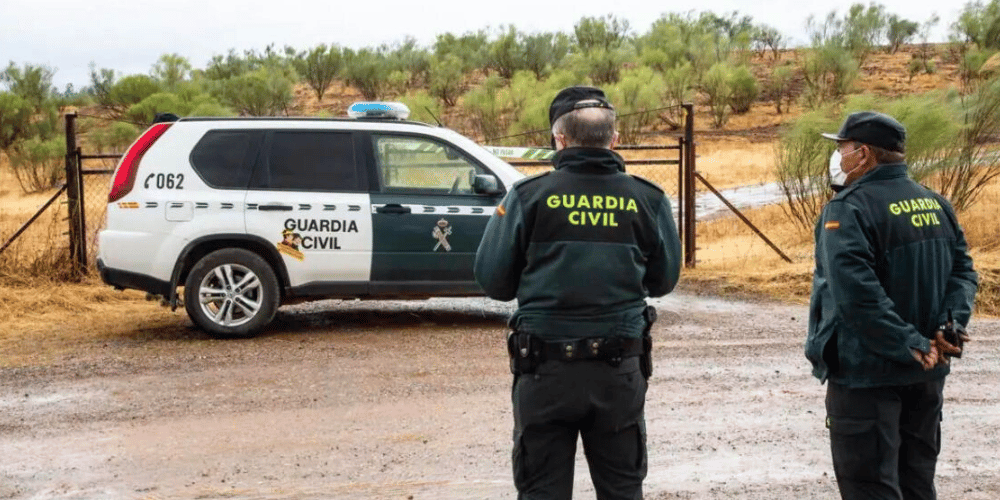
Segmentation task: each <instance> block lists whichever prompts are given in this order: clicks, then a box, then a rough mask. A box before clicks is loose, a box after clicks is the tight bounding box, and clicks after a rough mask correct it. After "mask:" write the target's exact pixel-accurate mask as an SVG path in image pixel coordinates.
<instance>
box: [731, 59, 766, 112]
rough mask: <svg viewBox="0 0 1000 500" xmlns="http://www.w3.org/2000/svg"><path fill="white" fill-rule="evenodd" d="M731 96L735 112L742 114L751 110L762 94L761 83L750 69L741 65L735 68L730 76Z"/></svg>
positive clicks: (732, 107)
mask: <svg viewBox="0 0 1000 500" xmlns="http://www.w3.org/2000/svg"><path fill="white" fill-rule="evenodd" d="M729 88H730V92H731V95H730V98H729V107H730V109H732V110H733V113H736V114H738V115H742V114H743V113H746V112H747V111H750V107H751V106H753V103H754V101H756V100H757V97H759V96H760V85H759V84H758V83H757V78H756V77H754V76H753V73H751V72H750V69H749V68H747V67H746V66H740V67H738V68H736V69H735V70H733V72H732V74H731V75H730V77H729Z"/></svg>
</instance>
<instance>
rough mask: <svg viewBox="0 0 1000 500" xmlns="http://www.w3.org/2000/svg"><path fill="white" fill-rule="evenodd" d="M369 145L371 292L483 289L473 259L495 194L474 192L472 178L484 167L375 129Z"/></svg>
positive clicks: (445, 146)
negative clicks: (372, 179) (372, 163)
mask: <svg viewBox="0 0 1000 500" xmlns="http://www.w3.org/2000/svg"><path fill="white" fill-rule="evenodd" d="M371 143H372V144H371V147H372V150H373V151H374V160H375V163H376V166H375V171H376V174H377V175H376V177H377V179H376V186H375V188H376V189H375V190H373V192H372V193H371V203H372V223H373V231H374V233H373V239H372V271H371V290H372V293H373V294H378V295H415V296H420V295H471V294H480V293H482V291H481V289H480V288H479V286H478V285H477V284H476V283H475V278H474V277H473V274H472V267H473V261H474V260H475V256H476V249H477V248H478V247H479V242H480V240H481V239H482V236H483V231H484V229H485V228H486V223H487V222H488V221H489V218H490V215H492V214H493V211H494V207H495V206H496V204H497V203H499V200H500V198H501V197H502V193H495V194H490V195H486V194H476V193H475V192H473V189H472V182H473V178H474V176H475V175H484V174H490V172H489V171H488V170H487V169H486V167H484V166H483V165H482V164H481V163H479V162H477V161H476V160H474V159H473V158H472V157H471V156H470V155H467V154H465V153H464V152H462V151H461V150H460V149H459V148H457V147H455V146H454V145H452V144H449V143H447V142H445V141H443V140H440V139H437V138H432V137H426V136H418V135H405V134H389V133H379V134H373V135H372V136H371Z"/></svg>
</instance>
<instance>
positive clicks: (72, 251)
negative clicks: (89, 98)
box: [66, 112, 87, 272]
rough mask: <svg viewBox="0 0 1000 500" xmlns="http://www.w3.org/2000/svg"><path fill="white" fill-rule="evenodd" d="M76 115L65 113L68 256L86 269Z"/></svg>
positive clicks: (81, 267) (81, 268)
mask: <svg viewBox="0 0 1000 500" xmlns="http://www.w3.org/2000/svg"><path fill="white" fill-rule="evenodd" d="M76 116H77V114H76V113H75V112H74V113H66V200H67V208H68V210H69V218H68V220H69V256H70V260H71V261H72V262H73V263H74V264H75V265H77V266H79V267H78V269H77V271H79V272H83V271H84V270H86V269H87V252H86V249H85V247H84V245H83V240H84V238H86V235H85V234H84V232H85V231H84V229H83V227H82V222H83V221H82V216H83V213H82V210H81V207H82V206H83V200H82V199H81V198H82V189H81V181H80V161H79V151H77V149H76Z"/></svg>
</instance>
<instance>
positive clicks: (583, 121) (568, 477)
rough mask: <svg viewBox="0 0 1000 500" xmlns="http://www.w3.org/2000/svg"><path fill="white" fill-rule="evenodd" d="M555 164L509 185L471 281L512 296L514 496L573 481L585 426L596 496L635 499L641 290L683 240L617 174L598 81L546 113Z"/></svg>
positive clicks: (500, 296) (642, 347)
mask: <svg viewBox="0 0 1000 500" xmlns="http://www.w3.org/2000/svg"><path fill="white" fill-rule="evenodd" d="M549 119H550V123H551V124H552V136H553V142H554V146H555V148H556V151H557V152H556V155H555V157H554V159H553V164H554V165H555V170H554V171H551V172H547V173H543V174H541V175H537V176H534V177H530V178H527V179H524V180H522V181H520V182H519V183H517V184H516V185H515V186H514V187H513V189H512V190H511V191H510V192H509V193H508V194H507V196H506V197H505V198H504V199H503V201H502V202H501V204H500V205H499V206H498V207H497V210H496V212H495V214H494V215H493V217H492V218H491V219H490V222H489V224H488V225H487V227H486V232H485V235H484V236H483V240H482V243H480V245H479V251H478V253H477V255H476V263H475V275H476V280H477V281H478V282H479V284H480V285H481V286H482V287H483V289H484V290H485V291H486V294H487V295H489V296H490V297H492V298H494V299H497V300H504V301H506V300H511V299H514V298H517V301H518V309H517V311H516V312H515V313H514V314H513V316H512V317H511V319H510V326H511V328H512V330H513V332H512V333H511V334H510V336H509V338H508V350H509V354H510V355H511V370H512V371H513V372H514V374H515V378H514V386H513V390H512V400H513V406H514V450H513V467H514V484H515V486H516V487H517V490H518V492H519V496H518V498H521V499H542V498H544V499H564V498H570V497H571V496H572V491H573V466H574V457H575V454H576V442H577V437H578V436H582V439H583V447H584V452H585V455H586V457H587V462H588V464H589V465H590V475H591V478H592V480H593V482H594V488H595V489H596V491H597V497H598V498H600V499H638V498H642V481H643V479H644V478H645V476H646V445H645V444H646V430H645V421H644V418H643V407H644V405H645V397H646V387H647V386H646V379H647V378H648V376H649V374H650V373H651V369H652V365H651V357H650V349H651V346H652V340H651V338H650V337H649V327H650V325H651V324H652V321H654V320H655V311H654V310H652V309H651V308H647V306H646V302H645V298H646V297H647V296H654V297H659V296H662V295H665V294H667V293H668V292H670V291H671V290H672V289H673V288H674V285H676V283H677V279H678V276H679V274H680V242H679V239H678V236H677V229H676V227H675V225H674V220H673V214H672V212H671V208H670V202H669V200H668V199H667V198H666V197H665V196H664V193H663V191H662V190H661V189H659V188H658V187H657V186H655V185H654V184H652V183H650V182H648V181H646V180H643V179H641V178H638V177H635V176H632V175H629V174H626V173H625V164H624V162H623V160H622V158H621V157H620V156H619V155H618V154H617V153H615V152H614V151H612V150H611V148H612V147H613V146H614V145H615V143H616V142H617V137H618V134H617V132H616V130H615V111H614V108H613V107H612V106H611V104H610V103H608V101H607V99H606V98H605V96H604V92H602V91H601V90H599V89H596V88H593V87H570V88H567V89H563V90H562V91H561V92H559V94H558V95H557V96H556V98H555V100H553V101H552V105H551V107H550V109H549Z"/></svg>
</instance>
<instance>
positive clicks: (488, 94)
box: [462, 75, 507, 140]
mask: <svg viewBox="0 0 1000 500" xmlns="http://www.w3.org/2000/svg"><path fill="white" fill-rule="evenodd" d="M503 88H504V85H503V80H502V79H501V78H500V77H499V76H497V75H491V76H490V77H488V78H487V79H486V80H485V81H483V83H482V85H480V86H479V87H477V88H475V89H473V90H471V91H469V92H468V93H467V94H465V97H464V98H463V100H462V107H464V108H465V110H466V111H467V112H468V113H469V114H470V115H471V118H472V124H473V126H474V127H475V128H476V130H478V131H479V133H480V134H481V136H482V139H483V140H489V139H492V138H494V137H500V136H502V135H504V134H505V133H506V131H507V124H506V122H505V121H504V103H503V101H502V99H501V96H500V92H501V90H502V89H503Z"/></svg>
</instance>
